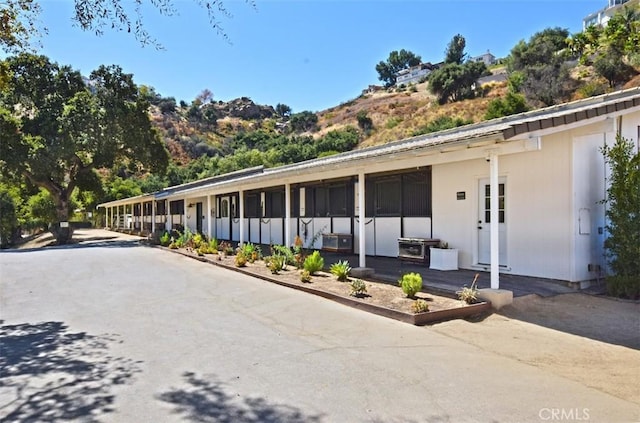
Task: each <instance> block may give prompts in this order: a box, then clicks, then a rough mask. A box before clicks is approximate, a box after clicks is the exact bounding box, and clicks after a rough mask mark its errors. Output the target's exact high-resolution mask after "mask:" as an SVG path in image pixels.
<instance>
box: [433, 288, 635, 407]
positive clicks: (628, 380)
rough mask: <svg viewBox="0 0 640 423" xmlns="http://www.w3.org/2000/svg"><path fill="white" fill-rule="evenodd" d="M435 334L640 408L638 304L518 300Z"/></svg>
mask: <svg viewBox="0 0 640 423" xmlns="http://www.w3.org/2000/svg"><path fill="white" fill-rule="evenodd" d="M433 330H435V331H437V332H440V333H442V334H445V335H447V336H450V337H452V338H456V339H459V340H462V341H464V342H467V343H470V344H473V345H476V346H477V347H478V348H481V349H482V350H486V351H491V352H494V353H496V354H499V355H503V356H505V357H508V358H510V359H515V360H518V361H522V362H524V363H527V364H530V365H533V366H536V367H539V368H542V369H545V370H548V371H549V372H550V373H553V374H556V375H560V376H563V377H566V378H568V379H571V380H574V381H576V382H579V383H582V384H584V385H586V386H590V387H592V388H595V389H598V390H600V391H602V392H606V393H608V394H611V395H614V396H616V397H618V398H622V399H624V400H627V401H631V402H634V403H636V404H640V351H639V350H638V348H640V304H639V303H637V302H629V301H619V300H615V299H610V298H602V297H597V296H593V295H586V294H581V293H575V294H563V295H557V296H555V297H548V298H541V297H537V296H535V295H531V296H528V297H523V298H517V299H516V300H515V301H514V304H513V305H512V306H508V307H505V308H504V309H503V310H501V311H500V313H496V314H493V315H491V316H489V317H488V318H486V319H484V320H483V321H482V322H481V323H479V324H473V323H469V322H467V321H464V320H455V321H449V322H444V323H441V324H438V325H435V326H433Z"/></svg>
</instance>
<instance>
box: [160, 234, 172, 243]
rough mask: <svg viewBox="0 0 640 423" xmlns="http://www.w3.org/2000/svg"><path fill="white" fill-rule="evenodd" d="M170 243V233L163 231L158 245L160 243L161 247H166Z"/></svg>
mask: <svg viewBox="0 0 640 423" xmlns="http://www.w3.org/2000/svg"><path fill="white" fill-rule="evenodd" d="M170 243H171V235H169V232H167V231H165V232H164V233H163V234H162V236H161V237H160V245H162V246H163V247H166V246H168V245H169V244H170Z"/></svg>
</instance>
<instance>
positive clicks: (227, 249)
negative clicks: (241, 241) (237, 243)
mask: <svg viewBox="0 0 640 423" xmlns="http://www.w3.org/2000/svg"><path fill="white" fill-rule="evenodd" d="M218 251H222V252H223V253H224V254H225V255H228V256H232V255H233V253H234V250H233V247H232V246H231V243H229V242H227V241H222V242H221V243H220V244H219V246H218Z"/></svg>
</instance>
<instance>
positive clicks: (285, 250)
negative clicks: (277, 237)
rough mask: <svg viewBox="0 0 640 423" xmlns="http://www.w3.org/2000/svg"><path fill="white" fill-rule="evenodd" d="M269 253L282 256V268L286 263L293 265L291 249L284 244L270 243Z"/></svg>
mask: <svg viewBox="0 0 640 423" xmlns="http://www.w3.org/2000/svg"><path fill="white" fill-rule="evenodd" d="M271 255H272V256H280V257H283V258H284V266H285V267H284V268H285V269H286V265H287V264H290V265H292V266H295V264H296V259H295V257H294V255H293V251H291V249H290V248H289V247H287V246H284V245H272V246H271Z"/></svg>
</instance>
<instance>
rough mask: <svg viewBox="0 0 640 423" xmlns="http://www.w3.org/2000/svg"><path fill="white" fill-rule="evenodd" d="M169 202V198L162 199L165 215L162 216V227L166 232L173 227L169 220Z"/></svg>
mask: <svg viewBox="0 0 640 423" xmlns="http://www.w3.org/2000/svg"><path fill="white" fill-rule="evenodd" d="M169 203H170V201H169V199H168V198H165V200H164V215H165V216H164V229H165V230H166V231H167V232H171V230H172V229H173V227H172V226H173V225H172V222H171V219H172V217H171V210H170V209H169Z"/></svg>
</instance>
